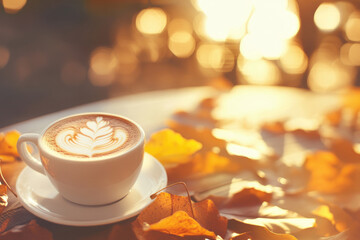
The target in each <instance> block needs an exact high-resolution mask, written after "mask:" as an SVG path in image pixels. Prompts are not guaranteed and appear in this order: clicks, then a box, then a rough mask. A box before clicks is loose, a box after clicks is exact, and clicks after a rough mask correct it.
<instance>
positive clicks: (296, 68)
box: [280, 44, 308, 74]
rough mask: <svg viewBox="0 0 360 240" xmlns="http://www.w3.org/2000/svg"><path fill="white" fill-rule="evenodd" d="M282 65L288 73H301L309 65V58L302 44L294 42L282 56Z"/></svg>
mask: <svg viewBox="0 0 360 240" xmlns="http://www.w3.org/2000/svg"><path fill="white" fill-rule="evenodd" d="M280 65H281V68H282V69H283V70H284V71H285V72H286V73H289V74H301V73H304V72H305V70H306V68H307V66H308V58H307V56H306V54H305V53H304V51H303V49H302V48H301V47H300V46H298V45H295V44H292V45H289V46H287V48H286V50H285V52H284V53H283V54H282V56H281V57H280Z"/></svg>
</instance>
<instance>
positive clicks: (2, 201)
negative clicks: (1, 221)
mask: <svg viewBox="0 0 360 240" xmlns="http://www.w3.org/2000/svg"><path fill="white" fill-rule="evenodd" d="M7 205H8V195H7V187H6V186H5V185H3V184H1V183H0V214H1V212H2V211H4V209H5V207H6V206H7Z"/></svg>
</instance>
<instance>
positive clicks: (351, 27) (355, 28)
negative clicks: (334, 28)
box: [345, 11, 360, 42]
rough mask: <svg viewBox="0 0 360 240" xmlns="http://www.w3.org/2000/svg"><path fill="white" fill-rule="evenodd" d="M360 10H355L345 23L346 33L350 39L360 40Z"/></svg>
mask: <svg viewBox="0 0 360 240" xmlns="http://www.w3.org/2000/svg"><path fill="white" fill-rule="evenodd" d="M359 26H360V12H359V11H357V12H354V13H352V14H351V15H350V17H349V20H348V21H347V22H346V24H345V34H346V37H347V38H348V39H349V40H350V41H358V42H359V41H360V28H359Z"/></svg>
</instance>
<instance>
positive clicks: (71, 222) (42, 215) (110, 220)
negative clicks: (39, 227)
mask: <svg viewBox="0 0 360 240" xmlns="http://www.w3.org/2000/svg"><path fill="white" fill-rule="evenodd" d="M144 161H152V163H151V164H152V165H154V166H156V168H158V169H160V171H161V172H162V174H161V176H164V179H162V181H161V183H162V184H161V185H159V187H158V189H156V190H155V191H157V190H160V189H162V188H164V187H166V186H167V183H168V179H167V173H166V170H165V168H164V166H163V165H162V164H161V163H160V162H159V161H158V160H157V159H156V158H155V157H153V156H152V155H150V154H148V153H145V154H144ZM27 171H29V172H33V173H36V172H35V171H34V170H32V169H31V168H30V167H28V166H25V168H24V169H23V170H22V171H21V173H20V174H19V176H18V178H17V181H16V186H18V184H20V183H19V182H20V181H21V179H22V175H24V174H26V172H27ZM143 171H145V170H143V169H142V170H141V171H140V173H139V176H140V175H141V174H143ZM155 178H158V177H157V176H156V177H155ZM48 181H49V184H51V183H50V180H48ZM135 184H136V182H135ZM30 191H31V190H30ZM17 195H18V200H19V202H20V203H21V205H22V206H23V207H24V208H25V209H26V210H28V211H29V212H30V213H32V214H34V215H35V216H36V217H39V218H41V219H43V220H46V221H49V222H52V223H56V224H61V225H66V226H77V227H90V226H101V225H107V224H111V223H116V222H120V221H124V220H126V219H129V218H132V217H134V216H136V215H138V214H139V213H140V212H141V211H142V210H143V209H144V208H146V207H147V206H148V205H149V204H150V203H151V202H152V201H153V200H151V199H150V195H149V201H148V202H147V203H145V204H144V205H143V206H142V207H140V208H139V209H137V210H136V211H133V212H130V213H129V214H127V215H121V216H115V217H109V218H105V219H101V220H88V221H86V220H84V221H83V220H65V219H62V218H56V217H55V216H54V215H49V214H46V213H45V212H43V211H39V210H37V209H39V208H38V207H33V206H32V205H29V204H28V203H27V202H26V201H25V200H24V199H23V197H22V195H21V194H17ZM124 198H126V196H125V197H124ZM63 201H67V202H69V203H71V204H74V205H75V206H76V205H78V206H79V207H82V208H88V209H89V211H91V209H92V208H101V207H109V206H111V205H115V204H119V202H120V201H121V200H119V201H116V202H114V203H110V204H106V205H100V206H87V205H79V204H76V203H73V202H71V201H69V200H67V199H65V198H63ZM37 205H39V206H40V205H41V204H39V203H37Z"/></svg>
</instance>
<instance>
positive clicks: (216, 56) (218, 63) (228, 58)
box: [196, 44, 235, 72]
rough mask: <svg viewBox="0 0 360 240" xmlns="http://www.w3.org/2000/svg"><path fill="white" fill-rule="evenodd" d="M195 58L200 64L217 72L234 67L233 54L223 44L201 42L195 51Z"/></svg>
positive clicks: (227, 70)
mask: <svg viewBox="0 0 360 240" xmlns="http://www.w3.org/2000/svg"><path fill="white" fill-rule="evenodd" d="M196 59H197V61H198V62H199V64H200V66H202V67H203V68H207V69H214V70H216V71H219V72H229V71H231V70H232V69H233V67H234V62H235V60H234V54H233V53H232V52H231V51H230V49H228V48H227V47H225V46H222V45H217V44H202V45H200V46H199V48H198V49H197V51H196Z"/></svg>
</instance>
